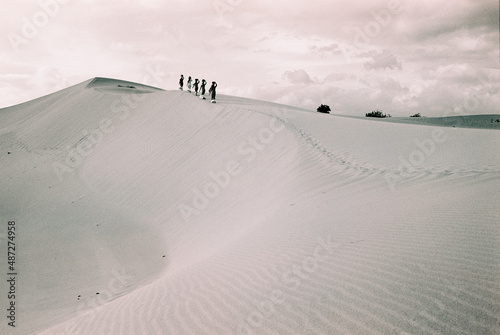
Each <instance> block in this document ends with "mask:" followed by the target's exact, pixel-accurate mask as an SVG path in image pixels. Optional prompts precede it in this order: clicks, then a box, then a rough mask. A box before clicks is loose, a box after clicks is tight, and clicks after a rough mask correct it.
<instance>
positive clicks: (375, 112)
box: [365, 109, 391, 118]
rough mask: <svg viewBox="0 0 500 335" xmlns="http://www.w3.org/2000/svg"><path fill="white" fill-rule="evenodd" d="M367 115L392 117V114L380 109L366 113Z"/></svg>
mask: <svg viewBox="0 0 500 335" xmlns="http://www.w3.org/2000/svg"><path fill="white" fill-rule="evenodd" d="M365 115H366V117H378V118H385V117H391V114H384V113H382V110H380V109H377V110H374V111H371V112H370V113H366V114H365Z"/></svg>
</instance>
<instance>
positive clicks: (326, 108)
mask: <svg viewBox="0 0 500 335" xmlns="http://www.w3.org/2000/svg"><path fill="white" fill-rule="evenodd" d="M316 111H317V112H319V113H327V114H329V113H330V111H331V109H330V106H328V105H321V106H319V107H318V108H317V109H316Z"/></svg>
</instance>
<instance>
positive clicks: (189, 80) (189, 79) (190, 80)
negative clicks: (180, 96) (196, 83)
mask: <svg viewBox="0 0 500 335" xmlns="http://www.w3.org/2000/svg"><path fill="white" fill-rule="evenodd" d="M192 81H193V80H192V79H191V76H189V78H188V92H189V93H191V82H192Z"/></svg>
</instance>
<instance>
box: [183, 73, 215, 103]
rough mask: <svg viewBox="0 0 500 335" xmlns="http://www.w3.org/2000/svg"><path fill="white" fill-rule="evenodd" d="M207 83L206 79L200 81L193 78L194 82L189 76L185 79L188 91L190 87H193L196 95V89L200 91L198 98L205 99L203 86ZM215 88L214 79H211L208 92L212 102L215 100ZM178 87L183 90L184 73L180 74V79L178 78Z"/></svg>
mask: <svg viewBox="0 0 500 335" xmlns="http://www.w3.org/2000/svg"><path fill="white" fill-rule="evenodd" d="M206 85H207V81H206V80H205V79H202V80H201V83H200V81H199V80H198V79H197V78H195V80H194V83H193V79H192V78H191V76H189V77H188V80H187V90H188V92H189V93H191V87H192V88H193V89H194V93H195V94H196V96H198V90H199V92H200V98H201V99H203V100H205V86H206ZM216 88H217V83H216V82H215V81H212V86H210V89H209V90H208V93H209V94H210V100H211V101H212V102H215V94H216V93H215V89H216ZM179 89H180V90H181V91H182V90H184V75H182V74H181V79H179Z"/></svg>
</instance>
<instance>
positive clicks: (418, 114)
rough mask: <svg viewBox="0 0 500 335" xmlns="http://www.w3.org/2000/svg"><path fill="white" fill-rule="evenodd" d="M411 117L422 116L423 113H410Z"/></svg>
mask: <svg viewBox="0 0 500 335" xmlns="http://www.w3.org/2000/svg"><path fill="white" fill-rule="evenodd" d="M410 117H422V115H420V113H417V114H413V115H410Z"/></svg>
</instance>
